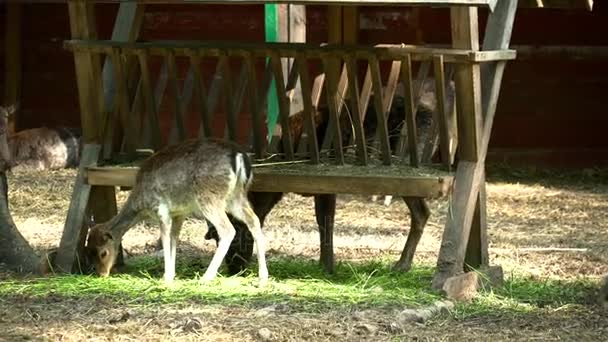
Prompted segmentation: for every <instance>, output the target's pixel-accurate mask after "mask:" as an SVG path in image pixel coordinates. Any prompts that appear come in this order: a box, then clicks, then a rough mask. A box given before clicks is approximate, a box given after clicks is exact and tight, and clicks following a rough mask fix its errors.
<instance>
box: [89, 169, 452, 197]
mask: <svg viewBox="0 0 608 342" xmlns="http://www.w3.org/2000/svg"><path fill="white" fill-rule="evenodd" d="M327 166H328V168H327ZM327 166H326V168H325V169H323V167H324V166H323V165H321V166H320V167H321V169H320V168H319V167H317V166H316V165H305V164H302V165H300V167H299V168H298V170H297V171H293V172H284V171H283V172H282V171H281V170H280V169H277V168H276V167H273V166H259V165H256V167H255V171H254V172H255V176H254V181H253V184H252V187H251V190H252V191H261V192H296V193H315V194H338V193H339V194H361V195H370V194H377V193H391V194H394V195H396V196H411V197H429V198H437V197H442V196H445V195H447V194H449V191H450V188H451V185H452V177H451V176H450V175H448V174H447V173H445V174H441V175H437V176H422V175H423V174H424V172H425V171H422V172H420V173H417V172H415V171H413V173H412V175H410V176H407V175H399V176H396V175H395V173H394V168H390V167H389V168H382V167H378V166H367V167H364V166H357V167H356V168H355V167H353V168H349V171H348V172H343V171H342V172H341V171H340V170H335V168H334V167H333V165H327ZM137 170H138V168H137V167H124V168H121V167H89V168H88V169H87V174H86V179H87V184H89V185H104V186H108V185H114V186H125V187H131V186H133V185H134V184H135V176H136V174H137ZM372 170H373V171H374V172H371V171H372ZM426 171H427V172H428V170H426ZM372 173H373V174H375V175H374V176H370V174H372Z"/></svg>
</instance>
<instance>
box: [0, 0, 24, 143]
mask: <svg viewBox="0 0 608 342" xmlns="http://www.w3.org/2000/svg"><path fill="white" fill-rule="evenodd" d="M5 16H6V26H5V28H6V31H5V32H6V33H5V35H6V36H5V40H4V51H5V58H4V104H5V105H12V104H18V103H19V102H20V100H21V72H22V71H21V4H20V3H18V2H9V3H8V4H7V5H6V14H5ZM18 116H19V106H17V108H16V110H15V112H14V113H13V115H11V116H10V117H9V119H8V127H7V132H8V134H9V135H10V134H12V133H15V131H16V125H17V118H18Z"/></svg>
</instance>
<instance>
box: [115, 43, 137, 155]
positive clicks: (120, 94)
mask: <svg viewBox="0 0 608 342" xmlns="http://www.w3.org/2000/svg"><path fill="white" fill-rule="evenodd" d="M112 64H113V66H114V79H115V80H116V108H117V112H118V116H119V118H120V121H121V124H122V131H123V137H124V141H125V149H126V152H127V153H131V152H134V151H135V143H134V139H133V138H134V133H135V132H134V125H133V124H132V120H131V119H132V118H131V117H130V116H129V114H130V112H131V111H130V109H129V107H130V106H129V97H128V94H127V79H126V75H125V70H124V66H125V65H124V59H123V57H122V56H121V55H120V51H119V50H118V49H114V50H113V51H112Z"/></svg>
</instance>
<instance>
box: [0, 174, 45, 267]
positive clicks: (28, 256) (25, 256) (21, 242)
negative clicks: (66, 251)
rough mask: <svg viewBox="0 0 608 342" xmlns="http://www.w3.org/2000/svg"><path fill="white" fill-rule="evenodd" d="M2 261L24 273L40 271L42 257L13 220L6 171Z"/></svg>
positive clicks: (0, 194)
mask: <svg viewBox="0 0 608 342" xmlns="http://www.w3.org/2000/svg"><path fill="white" fill-rule="evenodd" d="M0 263H2V264H5V266H6V267H7V268H8V269H11V270H14V271H18V272H24V273H32V272H38V271H39V266H40V258H39V257H38V255H36V252H34V249H33V248H32V247H31V246H30V244H29V243H28V242H27V241H26V240H25V238H24V237H23V235H21V233H19V230H17V227H15V222H13V217H12V216H11V212H10V210H9V206H8V181H7V179H6V172H5V171H0Z"/></svg>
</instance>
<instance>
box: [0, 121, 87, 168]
mask: <svg viewBox="0 0 608 342" xmlns="http://www.w3.org/2000/svg"><path fill="white" fill-rule="evenodd" d="M81 137H82V133H81V131H80V129H77V128H65V127H59V128H49V127H39V128H31V129H26V130H23V131H19V132H17V133H15V134H12V135H10V136H9V137H8V146H9V149H10V153H11V158H12V160H13V170H17V171H19V170H55V169H64V168H74V167H78V163H79V162H80V151H81Z"/></svg>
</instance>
